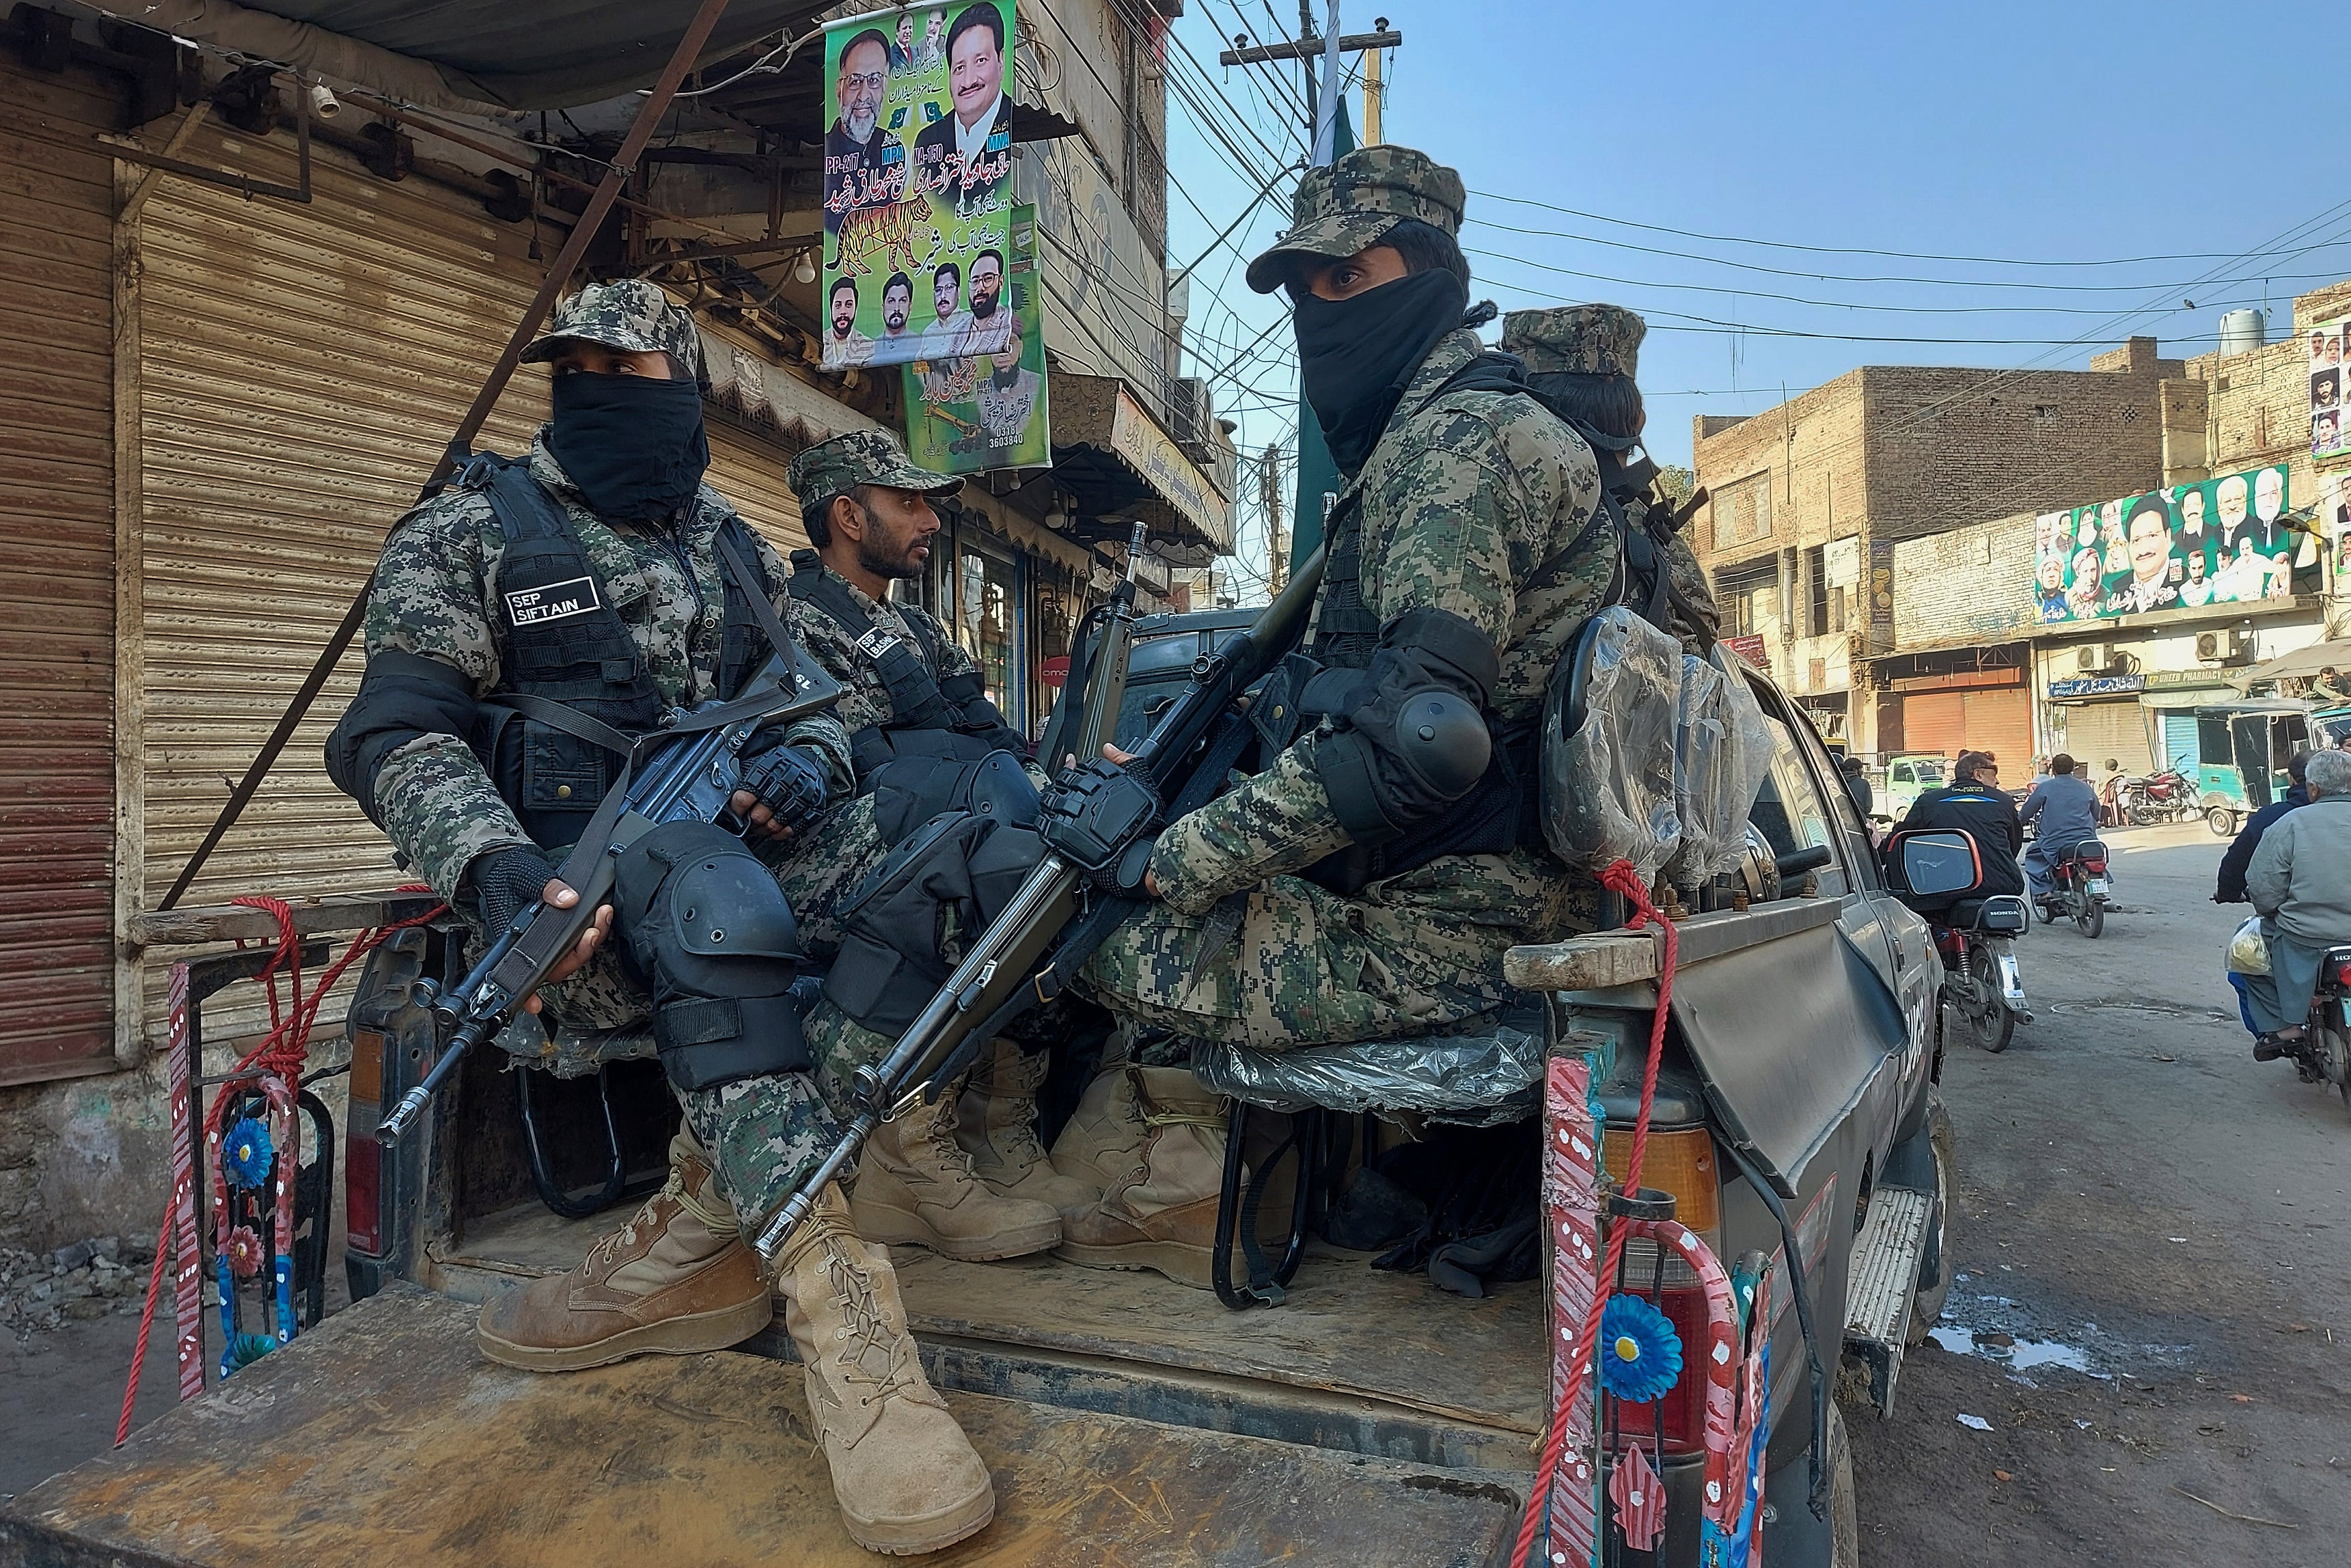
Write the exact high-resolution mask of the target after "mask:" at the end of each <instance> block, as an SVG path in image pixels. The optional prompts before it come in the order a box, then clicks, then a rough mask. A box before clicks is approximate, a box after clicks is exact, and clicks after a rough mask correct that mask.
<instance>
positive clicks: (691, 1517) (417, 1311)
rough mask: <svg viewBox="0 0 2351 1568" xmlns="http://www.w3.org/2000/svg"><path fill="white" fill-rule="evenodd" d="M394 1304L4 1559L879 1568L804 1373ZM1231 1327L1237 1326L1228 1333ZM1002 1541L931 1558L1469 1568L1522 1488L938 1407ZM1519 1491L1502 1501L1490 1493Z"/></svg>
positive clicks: (89, 1483)
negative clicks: (862, 1546) (501, 1332)
mask: <svg viewBox="0 0 2351 1568" xmlns="http://www.w3.org/2000/svg"><path fill="white" fill-rule="evenodd" d="M473 1317H474V1309H473V1308H472V1307H470V1306H467V1305H465V1303H462V1302H459V1301H453V1300H451V1299H450V1298H448V1297H445V1296H441V1295H436V1294H434V1293H433V1292H430V1291H423V1290H420V1289H418V1288H416V1287H413V1286H409V1285H397V1286H393V1287H392V1288H390V1289H387V1290H386V1291H384V1292H383V1293H381V1294H380V1295H378V1296H375V1297H372V1298H371V1299H370V1300H368V1301H362V1302H360V1304H359V1305H357V1306H355V1307H353V1308H351V1309H350V1311H348V1312H343V1313H340V1315H338V1316H336V1317H333V1318H330V1319H329V1320H328V1321H327V1322H325V1323H324V1324H322V1325H320V1327H319V1328H318V1329H317V1330H315V1331H314V1332H313V1333H310V1334H308V1335H306V1336H305V1337H303V1338H302V1339H299V1340H298V1341H296V1342H295V1343H292V1344H290V1345H287V1346H286V1347H284V1348H283V1349H280V1350H278V1351H277V1352H275V1353H273V1354H270V1355H269V1356H267V1357H266V1358H265V1359H264V1360H262V1361H260V1362H259V1363H256V1364H255V1365H253V1366H251V1367H249V1368H247V1369H246V1370H245V1371H244V1372H241V1373H239V1374H238V1375H236V1376H235V1377H234V1378H233V1379H231V1380H229V1381H228V1382H227V1383H225V1384H224V1385H221V1386H220V1387H219V1388H217V1389H214V1391H212V1392H210V1393H208V1394H207V1395H206V1396H204V1398H202V1399H199V1400H196V1401H193V1402H192V1403H190V1404H188V1405H184V1406H180V1407H178V1408H177V1409H175V1410H173V1411H172V1412H171V1413H170V1414H169V1415H167V1416H163V1417H162V1418H161V1419H159V1420H157V1421H155V1422H153V1423H152V1424H151V1425H149V1426H148V1427H145V1428H144V1429H142V1430H141V1431H140V1432H139V1433H138V1434H137V1435H136V1436H134V1437H132V1438H131V1441H130V1443H129V1444H128V1445H127V1446H125V1447H124V1448H121V1449H120V1450H118V1451H116V1452H113V1453H110V1454H107V1455H104V1456H101V1457H100V1458H95V1459H92V1460H90V1461H89V1462H88V1463H86V1464H84V1465H81V1466H79V1467H78V1468H77V1469H71V1470H68V1471H66V1472H65V1473H64V1474H62V1475H58V1476H54V1477H52V1478H50V1479H48V1480H47V1481H46V1482H44V1483H43V1484H42V1485H40V1486H38V1487H37V1488H35V1489H34V1490H31V1491H28V1492H26V1493H25V1494H23V1495H22V1496H19V1497H18V1498H16V1500H15V1501H14V1503H13V1504H12V1505H11V1506H10V1507H9V1508H8V1509H7V1511H5V1513H0V1559H5V1560H7V1561H11V1562H27V1563H38V1564H42V1565H44V1568H48V1565H53V1564H54V1565H58V1568H63V1565H68V1564H71V1565H80V1564H90V1565H93V1568H96V1565H99V1564H108V1565H113V1564H121V1565H124V1568H130V1565H134V1564H135V1565H140V1568H145V1565H149V1564H173V1565H179V1564H205V1565H207V1568H211V1565H218V1568H231V1565H235V1568H245V1565H246V1564H249V1563H255V1562H262V1561H272V1560H274V1561H278V1562H293V1563H305V1564H309V1565H314V1568H330V1565H338V1564H351V1565H353V1568H358V1565H360V1564H367V1565H368V1568H381V1565H382V1564H384V1563H387V1562H392V1563H399V1564H400V1565H401V1568H424V1565H425V1564H437V1563H450V1564H457V1563H464V1564H469V1565H471V1564H481V1563H497V1564H500V1565H501V1568H530V1565H537V1564H545V1565H546V1568H593V1565H597V1564H604V1563H611V1564H614V1565H616V1568H620V1565H626V1568H644V1565H645V1564H648V1563H675V1564H719V1563H757V1562H789V1563H804V1564H809V1565H810V1568H819V1565H826V1568H829V1565H831V1564H861V1565H866V1568H871V1565H872V1564H873V1563H879V1562H883V1561H886V1560H885V1559H880V1558H875V1557H872V1556H870V1555H868V1554H867V1553H866V1552H862V1551H861V1550H859V1549H858V1548H857V1547H856V1546H855V1545H854V1544H852V1542H850V1540H849V1538H848V1536H847V1535H846V1534H845V1533H843V1531H841V1524H840V1518H839V1515H838V1513H837V1512H836V1511H835V1509H834V1506H833V1500H832V1491H831V1483H830V1481H829V1479H828V1478H827V1474H826V1469H825V1463H824V1460H823V1458H822V1457H821V1456H820V1454H818V1453H816V1452H815V1451H814V1447H813V1444H812V1442H811V1440H810V1433H809V1426H808V1416H807V1407H806V1406H805V1404H804V1402H803V1400H802V1397H801V1394H800V1375H799V1368H798V1367H797V1366H794V1365H791V1364H784V1363H778V1362H775V1361H771V1360H768V1359H767V1358H766V1357H763V1356H758V1355H747V1354H716V1355H705V1356H689V1357H676V1358H673V1357H661V1356H655V1357H646V1358H643V1359H640V1360H637V1361H633V1362H626V1363H623V1364H620V1365H618V1366H611V1367H605V1368H602V1369H600V1370H597V1371H592V1372H581V1373H572V1374H567V1375H532V1374H529V1373H523V1372H515V1371H511V1370H508V1369H507V1368H504V1367H499V1366H494V1365H492V1364H489V1363H487V1362H485V1361H483V1360H482V1359H481V1357H480V1356H479V1355H478V1354H476V1353H475V1349H474V1345H473V1338H472V1330H473ZM1236 1332H1243V1331H1242V1329H1241V1327H1240V1325H1239V1324H1238V1322H1237V1324H1236ZM948 1401H949V1403H950V1404H951V1405H952V1406H954V1407H955V1411H956V1416H957V1417H958V1418H959V1419H961V1421H962V1422H963V1425H964V1428H965V1430H966V1431H967V1432H968V1433H969V1434H970V1435H971V1438H972V1441H973V1443H974V1444H975V1445H976V1446H977V1448H978V1449H979V1451H980V1454H981V1456H982V1457H983V1458H986V1459H987V1463H988V1467H989V1469H991V1470H992V1471H993V1472H994V1474H995V1477H996V1489H997V1498H998V1511H997V1517H996V1522H995V1523H994V1524H992V1525H990V1526H989V1527H988V1528H987V1530H985V1531H981V1532H980V1533H979V1534H978V1535H977V1536H974V1537H973V1538H972V1539H970V1540H969V1541H967V1542H963V1543H962V1544H961V1545H960V1546H957V1547H956V1548H953V1549H951V1550H949V1551H947V1552H941V1553H938V1554H937V1555H936V1556H935V1557H933V1558H930V1559H928V1560H927V1561H930V1562H935V1563H941V1564H948V1563H955V1564H963V1563H1073V1564H1074V1563H1130V1564H1138V1565H1139V1564H1145V1563H1235V1564H1239V1563H1251V1564H1255V1563H1266V1562H1271V1561H1275V1560H1280V1561H1285V1562H1295V1563H1367V1562H1396V1563H1416V1564H1418V1563H1459V1564H1464V1565H1468V1564H1480V1563H1489V1562H1492V1561H1494V1560H1496V1555H1497V1553H1498V1552H1499V1551H1500V1550H1501V1549H1502V1548H1503V1547H1504V1543H1505V1542H1506V1541H1507V1539H1508V1538H1509V1536H1510V1533H1511V1531H1512V1530H1513V1527H1514V1526H1515V1523H1516V1521H1517V1515H1518V1511H1519V1508H1520V1500H1521V1499H1522V1497H1523V1491H1522V1490H1521V1489H1522V1487H1523V1479H1522V1478H1518V1477H1503V1478H1500V1479H1499V1481H1497V1480H1494V1479H1479V1478H1480V1477H1481V1476H1483V1475H1484V1472H1466V1473H1465V1472H1462V1471H1459V1470H1443V1469H1432V1468H1428V1467H1423V1466H1417V1465H1412V1464H1401V1463H1395V1462H1391V1461H1386V1460H1381V1459H1374V1458H1364V1457H1363V1456H1360V1455H1353V1454H1345V1453H1339V1452H1334V1451H1330V1450H1325V1449H1321V1448H1310V1447H1306V1446H1303V1445H1300V1444H1292V1443H1283V1442H1274V1441H1269V1440H1266V1439H1262V1438H1253V1437H1232V1436H1228V1435H1224V1434H1219V1433H1214V1432H1206V1431H1198V1430H1195V1429H1192V1428H1188V1427H1168V1426H1161V1425H1158V1424H1155V1423H1153V1422H1148V1421H1141V1420H1135V1419H1132V1418H1127V1417H1122V1416H1103V1415H1098V1414H1091V1413H1086V1412H1081V1411H1074V1410H1064V1409H1060V1408H1057V1407H1054V1406H1048V1405H1041V1404H1032V1403H1027V1402H1023V1401H1019V1400H1011V1399H997V1398H988V1397H984V1396H977V1395H967V1394H950V1395H949V1396H948ZM1502 1483H1515V1484H1502Z"/></svg>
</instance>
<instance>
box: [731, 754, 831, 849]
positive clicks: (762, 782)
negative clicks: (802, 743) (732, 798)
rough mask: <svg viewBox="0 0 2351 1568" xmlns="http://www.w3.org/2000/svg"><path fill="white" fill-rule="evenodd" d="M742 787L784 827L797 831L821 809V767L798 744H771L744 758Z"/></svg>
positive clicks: (822, 806) (822, 784)
mask: <svg viewBox="0 0 2351 1568" xmlns="http://www.w3.org/2000/svg"><path fill="white" fill-rule="evenodd" d="M743 788H744V789H748V790H749V791H750V792H751V793H752V794H754V795H756V796H758V798H759V800H760V802H761V803H762V804H764V805H765V806H766V807H767V808H768V810H770V811H773V812H774V813H775V814H776V821H777V822H778V823H779V824H780V825H782V826H784V827H787V828H791V829H794V830H797V829H799V827H800V826H801V825H802V824H803V823H806V822H808V821H811V820H813V819H814V818H815V817H816V816H817V814H818V813H819V812H820V811H822V810H824V767H823V765H822V764H821V763H820V762H818V761H817V759H816V758H813V757H811V756H810V755H809V754H808V752H807V751H805V750H803V749H802V748H801V747H797V746H778V747H770V748H769V749H768V750H766V751H762V752H759V753H758V754H757V755H756V756H752V757H747V758H744V759H743Z"/></svg>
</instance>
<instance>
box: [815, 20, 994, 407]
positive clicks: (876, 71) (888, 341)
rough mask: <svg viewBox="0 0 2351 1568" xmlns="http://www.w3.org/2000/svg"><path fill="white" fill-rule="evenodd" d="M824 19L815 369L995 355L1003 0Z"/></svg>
mask: <svg viewBox="0 0 2351 1568" xmlns="http://www.w3.org/2000/svg"><path fill="white" fill-rule="evenodd" d="M825 26H826V32H825V40H824V63H825V84H826V87H825V91H826V95H827V97H826V103H827V105H828V107H829V108H830V109H831V111H832V115H831V121H830V123H829V124H828V125H827V127H826V130H825V133H824V234H825V267H824V277H825V299H824V329H825V330H824V361H823V362H824V368H825V369H826V370H829V371H842V370H850V369H852V368H855V367H857V366H861V365H904V364H912V363H913V362H914V361H916V360H927V359H933V358H965V357H969V356H973V355H987V354H994V353H997V352H998V351H1000V350H1002V348H1003V346H1004V343H1005V341H1006V340H1007V339H1008V338H1009V337H1010V336H1011V334H1012V327H1013V319H1012V315H1011V312H1010V311H1009V310H1008V308H1006V303H1007V302H1006V300H1005V297H1004V287H1005V282H1006V273H1007V270H1008V268H1007V267H1006V258H1005V253H1006V246H1007V245H1008V243H1009V239H1010V232H1011V227H1012V98H1013V89H1014V85H1015V84H1014V79H1013V76H1012V70H1011V63H1012V56H1011V43H1012V37H1013V31H1012V26H1013V0H971V3H970V4H967V5H928V6H924V5H909V6H904V7H898V8H893V9H892V10H888V11H877V12H874V13H872V14H871V15H867V16H849V17H843V18H841V19H840V20H838V21H834V22H829V23H827V24H826V25H825Z"/></svg>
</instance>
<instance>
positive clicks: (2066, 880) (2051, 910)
mask: <svg viewBox="0 0 2351 1568" xmlns="http://www.w3.org/2000/svg"><path fill="white" fill-rule="evenodd" d="M2049 879H2050V883H2051V884H2052V885H2051V887H2050V890H2049V892H2048V894H2046V895H2045V896H2043V897H2042V898H2038V899H2036V900H2034V903H2035V904H2038V905H2039V907H2040V910H2041V924H2042V925H2054V924H2055V923H2056V921H2057V918H2058V916H2060V915H2064V917H2065V918H2066V919H2068V920H2071V921H2072V922H2073V923H2074V925H2077V926H2079V927H2081V931H2082V935H2083V936H2087V937H2090V938H2092V939H2093V940H2095V938H2096V937H2097V936H2098V935H2099V934H2100V933H2101V932H2103V931H2105V928H2106V905H2107V904H2109V903H2111V902H2113V897H2114V895H2113V893H2112V891H2111V889H2110V884H2109V883H2108V882H2107V879H2106V846H2105V844H2103V843H2101V842H2099V841H2097V840H2096V839H2085V840H2083V841H2081V842H2080V843H2078V844H2075V845H2074V847H2073V849H2071V850H2070V851H2068V852H2066V853H2065V854H2064V856H2063V857H2062V858H2061V859H2059V860H2058V862H2056V863H2055V864H2054V865H2053V866H2051V867H2050V868H2049Z"/></svg>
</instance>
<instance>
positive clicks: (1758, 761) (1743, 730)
mask: <svg viewBox="0 0 2351 1568" xmlns="http://www.w3.org/2000/svg"><path fill="white" fill-rule="evenodd" d="M1681 667H1682V681H1681V700H1680V707H1679V711H1678V713H1677V720H1676V726H1675V731H1674V802H1675V806H1676V808H1677V813H1678V815H1679V816H1680V818H1681V827H1682V845H1681V850H1680V852H1679V853H1678V854H1677V855H1676V856H1675V857H1674V862H1673V864H1672V866H1671V867H1670V869H1669V873H1668V874H1670V875H1671V877H1672V879H1673V881H1674V883H1675V884H1676V885H1677V886H1681V887H1690V886H1695V885H1698V884H1699V883H1705V882H1708V881H1711V880H1712V879H1713V878H1714V876H1715V875H1716V874H1717V873H1721V872H1727V871H1735V870H1737V869H1738V868H1739V866H1740V863H1741V862H1742V861H1743V860H1744V859H1745V856H1746V850H1747V819H1748V813H1749V812H1750V810H1753V809H1754V805H1755V796H1756V794H1757V792H1758V791H1759V790H1761V789H1762V788H1763V776H1764V773H1765V770H1766V769H1768V768H1770V767H1771V728H1770V727H1769V726H1768V725H1767V724H1766V723H1765V722H1764V718H1763V709H1762V707H1761V705H1759V704H1758V703H1757V702H1756V700H1755V693H1754V690H1753V688H1751V687H1750V686H1749V685H1748V684H1747V677H1746V676H1745V675H1744V674H1740V671H1739V670H1738V669H1736V668H1735V667H1733V666H1732V665H1731V664H1730V663H1729V660H1728V659H1727V658H1726V656H1725V655H1724V653H1723V651H1722V645H1721V644H1720V643H1717V644H1715V650H1714V656H1713V657H1712V659H1710V660H1708V659H1700V658H1698V657H1696V656H1695V655H1691V654H1684V655H1683V657H1682V661H1681Z"/></svg>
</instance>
